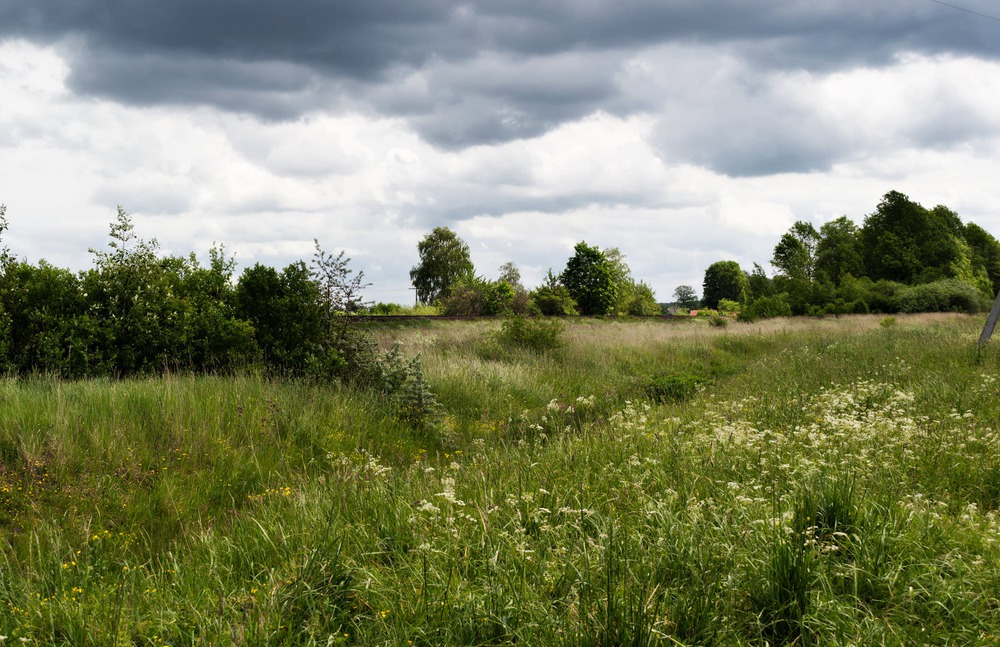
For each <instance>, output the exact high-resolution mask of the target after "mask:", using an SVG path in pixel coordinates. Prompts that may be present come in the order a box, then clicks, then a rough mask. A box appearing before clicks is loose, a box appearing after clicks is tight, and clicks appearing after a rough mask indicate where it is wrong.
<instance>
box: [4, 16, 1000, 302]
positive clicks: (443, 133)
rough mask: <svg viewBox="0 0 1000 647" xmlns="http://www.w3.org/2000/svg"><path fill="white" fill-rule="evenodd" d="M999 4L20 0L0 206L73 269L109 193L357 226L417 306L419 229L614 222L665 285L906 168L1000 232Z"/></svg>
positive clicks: (330, 228)
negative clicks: (414, 282) (412, 281)
mask: <svg viewBox="0 0 1000 647" xmlns="http://www.w3.org/2000/svg"><path fill="white" fill-rule="evenodd" d="M998 17H1000V4H997V3H996V2H990V1H987V0H955V2H954V3H951V2H949V3H944V2H938V1H936V0H879V1H878V2H872V1H871V0H839V1H831V2H816V1H815V0H808V1H806V0H785V1H779V2H773V1H763V0H718V1H706V0H573V1H566V0H558V1H552V0H531V1H528V0H492V1H482V0H480V1H471V2H453V1H446V0H407V1H405V2H402V1H399V0H363V1H361V0H350V1H338V0H284V1H283V2H273V1H263V0H170V1H163V2H148V1H142V0H29V1H24V0H0V97H2V99H0V203H5V204H6V205H7V207H8V220H9V222H10V230H9V232H8V233H7V234H6V235H5V238H4V241H3V242H4V243H5V244H6V245H7V246H9V247H10V248H11V251H12V252H14V253H15V254H16V255H17V256H18V257H19V258H25V259H27V260H28V261H29V262H37V261H38V260H40V259H42V258H44V259H46V260H48V261H49V262H51V263H53V264H55V265H58V266H60V267H68V268H71V269H74V270H78V269H84V268H86V267H89V266H90V265H91V261H92V257H91V256H90V254H89V253H88V251H87V250H88V248H101V247H104V245H105V244H106V242H107V233H108V225H109V223H110V222H111V221H112V220H114V217H115V211H116V205H121V206H123V207H124V208H125V209H126V210H127V211H129V212H130V213H131V214H132V215H133V218H134V222H135V225H136V231H137V233H138V234H139V235H140V236H141V237H143V238H147V239H149V238H156V239H158V241H159V242H160V245H161V248H162V250H163V251H164V252H165V253H174V254H187V253H188V252H191V251H194V252H196V253H198V254H199V256H200V257H201V258H203V259H205V258H206V252H207V250H208V249H209V248H210V247H211V245H212V244H213V242H220V243H225V244H226V246H227V248H228V249H229V250H230V251H231V252H234V253H235V254H236V259H237V262H238V263H239V265H240V268H244V267H247V266H249V265H252V264H253V263H256V262H261V263H264V264H269V265H273V266H276V267H279V268H280V267H282V266H284V265H286V264H287V263H289V262H291V261H294V260H298V259H306V260H307V259H308V258H310V256H311V254H312V250H313V239H314V238H318V239H319V241H320V243H321V244H322V246H323V247H324V249H326V250H328V251H332V252H334V253H335V252H337V251H339V250H346V252H347V255H348V256H350V257H351V258H352V259H353V260H352V263H351V265H352V267H353V268H354V269H356V270H363V271H364V272H365V275H366V278H367V279H368V280H369V281H371V282H372V283H373V285H372V287H371V288H370V289H369V290H368V292H367V297H368V298H370V299H373V300H377V301H395V302H399V303H408V302H411V301H412V298H413V297H412V292H411V291H409V290H408V288H409V275H408V273H409V269H410V267H411V266H413V265H414V264H415V263H416V262H417V260H418V259H417V253H416V243H417V241H419V240H420V239H421V238H422V237H423V236H424V235H425V234H426V233H428V232H429V231H430V230H431V229H433V228H434V227H435V226H447V227H450V228H452V229H453V230H455V231H456V232H457V233H458V234H459V235H460V236H461V237H462V238H463V239H465V240H466V241H467V242H468V243H469V245H470V247H471V250H472V259H473V262H474V263H475V265H476V269H477V271H478V272H479V273H480V274H483V275H485V276H486V277H487V278H493V277H495V276H496V275H497V268H498V267H499V266H500V265H501V264H502V263H504V262H505V261H513V262H514V263H516V264H517V265H518V266H519V267H520V268H521V270H522V274H523V276H524V278H525V281H526V283H527V284H528V285H529V286H530V285H536V284H537V283H538V282H539V281H540V280H541V277H542V275H543V274H544V273H545V270H546V269H547V268H549V267H552V268H553V269H554V270H555V271H556V272H558V271H560V270H561V269H562V268H563V267H564V266H565V263H566V260H567V258H568V257H569V256H570V255H571V254H572V248H573V245H574V244H575V243H576V242H578V241H580V240H586V241H587V242H588V243H590V244H593V245H599V246H601V247H612V246H614V247H618V248H619V249H620V250H621V251H622V252H623V253H624V254H625V257H626V259H627V261H628V262H629V264H630V266H631V267H632V270H633V274H634V275H635V277H636V278H637V279H643V280H646V281H647V282H648V283H650V284H651V285H652V286H653V287H654V288H655V289H656V291H657V296H658V297H659V299H660V300H661V301H666V300H670V298H671V294H672V292H673V290H674V288H675V287H676V286H677V285H679V284H689V285H694V286H695V287H696V288H697V289H698V290H699V292H700V288H701V280H702V277H703V273H704V270H705V268H706V267H707V266H708V265H709V264H711V263H713V262H715V261H718V260H724V259H732V260H737V261H739V262H740V263H741V265H743V267H744V268H745V269H750V268H751V267H752V263H754V262H758V263H761V264H762V265H764V266H765V267H767V261H768V260H769V259H770V258H771V254H772V251H773V247H774V245H775V244H776V242H777V240H778V238H779V237H780V235H781V233H783V232H784V231H786V230H787V229H788V227H789V226H790V225H791V224H792V223H793V222H794V221H795V220H806V221H809V222H812V223H813V224H815V225H816V226H817V227H819V226H820V225H821V224H823V223H824V222H826V221H828V220H831V219H833V218H836V217H838V216H842V215H846V216H848V217H849V218H851V219H852V220H854V221H855V222H856V223H858V224H859V225H860V224H861V223H862V221H863V220H864V217H865V215H866V214H868V213H870V212H872V211H873V210H874V208H875V206H876V205H877V204H878V202H879V200H880V198H881V196H882V195H883V194H884V193H886V192H888V191H890V190H897V191H901V192H903V193H906V194H907V195H909V196H910V197H911V198H913V199H914V200H916V201H918V202H920V203H922V204H924V206H927V207H932V206H934V205H937V204H945V205H947V206H948V207H950V208H952V209H954V210H955V211H957V212H958V213H959V215H960V216H961V217H962V218H963V220H966V221H969V220H971V221H974V222H976V223H978V224H980V225H981V226H983V227H984V228H986V229H987V230H988V231H990V232H991V233H993V234H994V235H995V236H1000V195H998V189H997V185H998V182H997V178H998V177H1000V158H998V143H1000V18H998Z"/></svg>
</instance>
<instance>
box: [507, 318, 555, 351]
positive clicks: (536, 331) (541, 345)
mask: <svg viewBox="0 0 1000 647" xmlns="http://www.w3.org/2000/svg"><path fill="white" fill-rule="evenodd" d="M565 330H566V326H565V325H564V324H563V323H562V322H561V321H559V320H557V319H543V318H540V317H524V316H521V315H515V316H512V317H507V318H505V319H504V321H503V323H502V324H501V325H500V330H499V332H497V336H496V339H497V341H498V342H499V343H500V344H502V345H504V346H507V347H510V348H523V349H525V350H530V351H533V352H536V353H544V352H547V351H551V350H556V349H558V348H560V347H561V346H562V345H563V339H562V336H563V332H565Z"/></svg>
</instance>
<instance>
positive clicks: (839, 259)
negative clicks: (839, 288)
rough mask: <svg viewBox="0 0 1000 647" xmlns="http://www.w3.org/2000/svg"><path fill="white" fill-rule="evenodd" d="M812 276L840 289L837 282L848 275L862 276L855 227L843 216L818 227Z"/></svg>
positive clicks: (858, 237) (861, 261)
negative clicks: (814, 265) (820, 276)
mask: <svg viewBox="0 0 1000 647" xmlns="http://www.w3.org/2000/svg"><path fill="white" fill-rule="evenodd" d="M816 272H817V274H819V275H822V276H823V277H825V278H826V279H827V280H829V281H830V282H832V283H833V284H834V285H840V281H841V279H842V278H843V277H845V276H847V275H848V274H850V275H851V276H853V277H855V278H857V277H860V276H864V274H865V265H864V261H863V260H862V257H861V237H860V234H859V230H858V226H857V225H855V224H854V223H853V222H852V221H851V220H849V219H848V218H847V216H841V217H840V218H837V219H835V220H831V221H830V222H828V223H826V224H824V225H823V226H822V227H820V229H819V242H818V243H816Z"/></svg>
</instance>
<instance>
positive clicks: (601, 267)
mask: <svg viewBox="0 0 1000 647" xmlns="http://www.w3.org/2000/svg"><path fill="white" fill-rule="evenodd" d="M573 250H574V254H573V256H572V257H571V258H570V259H569V261H568V262H567V263H566V269H565V270H563V273H562V276H561V280H562V284H563V285H565V286H566V288H567V289H568V290H569V294H570V296H572V297H573V300H574V301H576V304H577V308H579V310H580V314H582V315H606V314H610V313H611V311H612V310H613V309H614V307H615V304H616V303H617V299H618V286H617V285H616V284H615V273H614V269H615V268H614V267H613V266H612V265H611V263H609V262H608V260H607V258H605V256H604V254H603V253H602V252H601V250H600V249H599V248H597V247H591V246H590V245H587V243H586V242H582V241H581V242H579V243H577V244H576V246H575V247H574V248H573ZM619 269H620V268H619Z"/></svg>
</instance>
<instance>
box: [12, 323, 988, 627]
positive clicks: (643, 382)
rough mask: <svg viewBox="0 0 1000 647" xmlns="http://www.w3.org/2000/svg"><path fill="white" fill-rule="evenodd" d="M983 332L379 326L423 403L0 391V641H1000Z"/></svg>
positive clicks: (278, 388)
mask: <svg viewBox="0 0 1000 647" xmlns="http://www.w3.org/2000/svg"><path fill="white" fill-rule="evenodd" d="M982 323H983V320H982V317H977V316H971V317H970V316H966V315H944V314H942V315H897V316H896V317H881V316H849V317H840V318H825V319H787V320H784V319H782V320H767V321H763V322H759V323H754V324H742V323H737V322H730V323H729V324H728V325H725V326H716V325H710V322H709V321H706V320H694V319H692V320H683V321H670V320H642V321H640V320H629V319H622V320H614V319H611V320H572V321H568V322H567V323H566V324H565V330H564V331H563V332H562V333H561V339H562V342H563V343H562V345H561V346H560V347H558V348H555V349H551V350H546V351H537V350H532V349H529V348H519V347H516V346H511V345H508V344H504V343H502V341H501V340H500V338H498V337H497V330H498V327H499V326H500V324H499V323H497V322H493V321H469V322H462V321H457V322H433V323H417V324H414V323H405V324H395V325H392V324H380V325H379V326H378V327H377V328H376V329H375V331H374V333H375V335H376V337H377V339H378V341H379V343H380V344H381V345H382V346H383V347H384V348H389V347H390V346H391V345H392V344H393V343H395V342H398V343H399V344H400V345H401V346H400V347H401V349H402V351H403V352H404V353H405V354H407V355H414V354H419V355H420V357H421V361H422V365H423V369H424V373H425V375H426V378H427V381H428V384H429V386H430V387H431V389H432V390H433V392H434V394H435V395H436V398H437V401H438V403H439V408H438V409H437V413H436V415H434V416H432V417H431V418H430V419H428V420H425V421H424V424H414V423H413V421H412V420H411V419H409V418H407V417H406V416H401V415H400V412H399V410H398V407H394V406H391V403H390V402H388V401H386V400H385V398H384V396H379V395H377V394H372V393H369V392H365V391H361V390H358V389H355V388H348V387H341V386H337V385H331V384H317V383H315V382H310V381H305V380H273V379H268V378H266V377H263V376H261V375H259V374H255V373H254V372H252V371H247V372H243V373H239V374H237V375H228V376H215V377H205V376H200V377H196V376H187V375H166V376H163V377H159V378H143V379H128V380H121V381H114V380H87V381H61V380H58V379H55V378H49V377H45V376H38V377H34V378H27V379H25V378H22V379H15V378H9V379H5V380H0V527H2V531H3V532H2V534H0V537H2V541H0V642H4V641H6V642H11V643H15V644H36V645H52V644H55V645H151V646H153V645H155V646H157V647H160V646H162V645H242V644H251V645H256V644H260V645H428V646H430V645H491V644H511V643H521V644H526V645H647V644H663V645H696V644H697V645H782V644H784V645H914V644H932V645H995V644H1000V568H998V564H1000V544H998V538H1000V516H998V512H997V510H998V507H1000V436H998V433H1000V431H998V430H1000V350H998V349H997V346H996V342H994V343H993V344H990V345H987V346H985V347H982V348H980V347H978V346H977V344H976V339H977V337H978V334H979V332H980V330H981V328H982Z"/></svg>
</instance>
